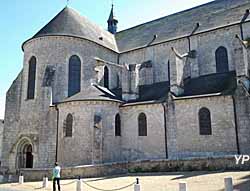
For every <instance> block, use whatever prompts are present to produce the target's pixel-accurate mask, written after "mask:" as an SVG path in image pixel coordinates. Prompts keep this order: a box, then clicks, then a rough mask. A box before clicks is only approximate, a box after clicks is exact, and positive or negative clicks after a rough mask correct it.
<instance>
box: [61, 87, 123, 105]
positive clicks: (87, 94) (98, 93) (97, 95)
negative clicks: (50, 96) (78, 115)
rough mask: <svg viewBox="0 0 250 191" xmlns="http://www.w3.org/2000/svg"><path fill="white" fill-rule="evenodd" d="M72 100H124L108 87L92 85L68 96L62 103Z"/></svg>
mask: <svg viewBox="0 0 250 191" xmlns="http://www.w3.org/2000/svg"><path fill="white" fill-rule="evenodd" d="M71 101H116V102H122V101H121V100H120V99H119V98H118V97H117V96H116V95H115V94H113V93H112V92H111V91H109V90H108V89H107V88H105V87H102V86H98V85H91V86H89V87H88V88H87V89H84V90H83V91H81V92H79V93H77V94H75V95H73V96H71V97H68V98H66V99H65V100H63V101H62V102H61V103H64V102H71Z"/></svg>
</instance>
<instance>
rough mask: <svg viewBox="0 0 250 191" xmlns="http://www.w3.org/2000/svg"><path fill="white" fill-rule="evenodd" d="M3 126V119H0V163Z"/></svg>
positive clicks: (0, 159)
mask: <svg viewBox="0 0 250 191" xmlns="http://www.w3.org/2000/svg"><path fill="white" fill-rule="evenodd" d="M3 126H4V121H3V120H1V119H0V164H1V163H2V147H3ZM0 166H1V165H0Z"/></svg>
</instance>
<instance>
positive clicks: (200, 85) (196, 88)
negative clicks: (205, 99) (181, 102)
mask: <svg viewBox="0 0 250 191" xmlns="http://www.w3.org/2000/svg"><path fill="white" fill-rule="evenodd" d="M236 86H237V84H236V74H235V72H227V73H214V74H209V75H204V76H199V77H197V78H192V79H187V80H185V82H184V94H183V95H181V96H180V97H184V96H195V95H207V94H213V93H222V94H223V95H231V94H232V93H233V92H234V90H235V89H236Z"/></svg>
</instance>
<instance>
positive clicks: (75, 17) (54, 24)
mask: <svg viewBox="0 0 250 191" xmlns="http://www.w3.org/2000/svg"><path fill="white" fill-rule="evenodd" d="M48 35H68V36H76V37H80V38H86V39H88V40H91V41H94V42H96V43H98V44H101V45H103V46H105V47H108V48H110V49H112V50H115V51H116V50H117V47H116V42H115V38H114V35H113V34H111V33H109V32H108V31H106V30H104V29H102V28H101V27H99V26H98V25H96V24H94V23H92V22H91V21H89V20H88V19H87V18H86V17H83V16H81V15H80V14H79V13H78V12H76V11H75V10H73V9H71V8H69V7H65V8H64V9H63V10H62V11H61V12H60V13H58V14H57V15H56V16H55V17H54V18H53V19H52V20H51V21H50V22H49V23H48V24H47V25H46V26H44V27H43V28H42V29H41V30H40V31H39V32H38V33H37V34H35V35H34V36H33V38H36V37H42V36H48ZM100 37H102V39H103V40H100V39H99V38H100Z"/></svg>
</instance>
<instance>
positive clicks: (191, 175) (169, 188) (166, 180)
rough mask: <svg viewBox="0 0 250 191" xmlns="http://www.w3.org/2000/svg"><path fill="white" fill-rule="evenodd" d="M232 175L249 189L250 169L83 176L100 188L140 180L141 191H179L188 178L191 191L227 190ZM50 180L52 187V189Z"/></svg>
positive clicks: (25, 189) (22, 190)
mask: <svg viewBox="0 0 250 191" xmlns="http://www.w3.org/2000/svg"><path fill="white" fill-rule="evenodd" d="M227 176H232V177H233V181H234V189H238V190H240V191H249V188H250V171H245V172H176V173H144V174H128V175H121V176H111V177H103V178H92V179H84V180H85V181H87V183H88V184H90V185H92V186H95V187H98V188H101V189H106V190H110V189H114V188H119V187H122V186H126V185H128V184H130V183H132V182H134V181H135V179H136V178H137V177H139V179H140V184H141V191H179V190H178V189H179V187H178V183H179V182H181V181H186V182H187V184H188V190H191V191H224V177H227ZM71 182H72V180H64V181H62V184H68V183H71ZM41 185H42V182H32V183H25V184H24V185H17V184H1V185H0V191H33V190H37V191H39V190H42V191H45V189H41ZM51 186H52V184H51V182H49V188H48V189H46V190H52V189H51ZM75 190H76V183H73V184H69V185H63V186H62V191H75ZM83 190H84V191H95V189H93V188H90V187H88V186H87V185H84V184H83ZM123 191H133V187H128V188H126V189H123Z"/></svg>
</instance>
